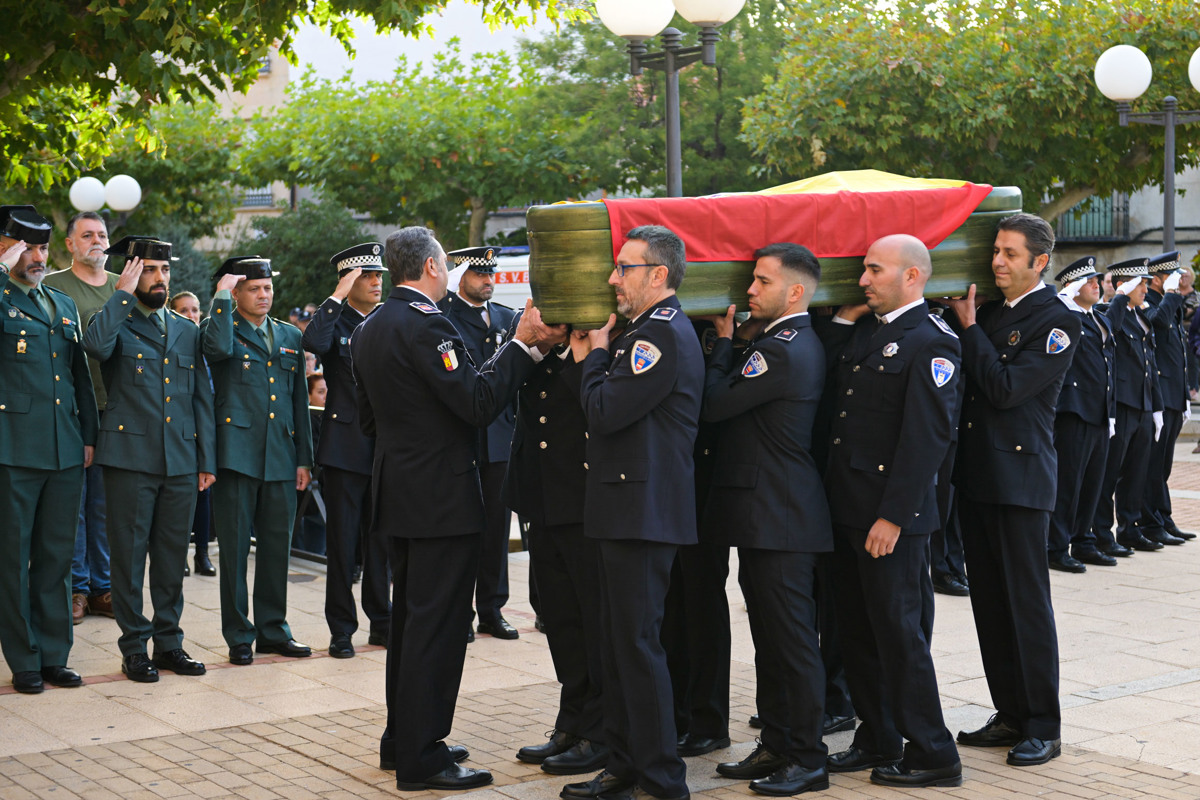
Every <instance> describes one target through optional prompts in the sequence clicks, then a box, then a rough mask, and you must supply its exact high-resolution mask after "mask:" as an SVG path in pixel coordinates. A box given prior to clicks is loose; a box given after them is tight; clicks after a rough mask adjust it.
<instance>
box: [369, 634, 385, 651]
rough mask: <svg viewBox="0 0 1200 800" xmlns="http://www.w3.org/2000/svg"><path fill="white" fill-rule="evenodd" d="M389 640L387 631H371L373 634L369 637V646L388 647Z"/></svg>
mask: <svg viewBox="0 0 1200 800" xmlns="http://www.w3.org/2000/svg"><path fill="white" fill-rule="evenodd" d="M387 639H388V635H387V631H371V633H370V634H369V635H368V636H367V644H369V645H373V646H378V647H387Z"/></svg>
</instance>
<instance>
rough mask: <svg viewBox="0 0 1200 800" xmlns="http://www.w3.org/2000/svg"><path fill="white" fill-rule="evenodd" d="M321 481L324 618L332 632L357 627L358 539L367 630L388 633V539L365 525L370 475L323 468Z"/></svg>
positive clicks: (342, 632) (346, 631) (345, 632)
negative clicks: (356, 558)
mask: <svg viewBox="0 0 1200 800" xmlns="http://www.w3.org/2000/svg"><path fill="white" fill-rule="evenodd" d="M322 475H323V477H322V481H321V485H322V487H323V488H324V495H325V559H326V561H325V563H326V587H325V622H326V624H327V625H328V626H329V633H330V635H331V636H338V635H345V636H351V635H353V633H354V632H355V631H357V630H358V610H357V609H356V608H355V607H354V589H353V586H354V565H355V558H354V552H355V550H356V548H357V547H358V544H359V539H360V537H361V539H362V543H363V549H362V562H363V576H362V607H363V613H364V614H366V615H367V619H368V620H370V624H371V632H372V633H382V634H383V635H385V636H386V635H387V630H388V626H389V624H390V620H391V615H392V606H391V603H390V602H389V601H388V592H389V591H390V589H391V574H390V573H389V572H388V561H387V542H385V541H383V538H384V537H382V536H375V535H373V534H372V533H371V532H370V527H369V525H368V522H369V517H370V512H371V476H370V475H362V474H360V473H357V472H349V471H347V470H341V469H337V468H335V467H325V469H324V471H323V473H322Z"/></svg>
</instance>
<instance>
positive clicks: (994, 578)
mask: <svg viewBox="0 0 1200 800" xmlns="http://www.w3.org/2000/svg"><path fill="white" fill-rule="evenodd" d="M959 518H960V520H961V521H962V529H963V541H964V544H965V545H966V554H967V572H968V574H969V575H970V577H971V611H972V612H973V613H974V615H975V630H976V631H977V632H978V634H979V654H980V656H981V657H982V658H983V671H984V674H985V675H986V677H987V682H988V689H989V690H990V692H991V695H992V705H994V706H995V707H996V713H997V714H998V715H999V719H1000V720H1001V721H1003V722H1006V723H1008V724H1009V725H1012V726H1013V727H1014V728H1016V729H1017V730H1020V731H1022V732H1023V733H1024V734H1025V735H1026V736H1031V737H1035V738H1038V739H1057V738H1059V736H1060V733H1061V726H1062V715H1061V712H1060V710H1059V706H1058V633H1057V631H1056V629H1055V626H1054V607H1053V605H1052V604H1051V602H1050V568H1049V566H1048V565H1047V564H1046V538H1047V531H1048V529H1049V525H1050V512H1049V511H1041V510H1038V509H1033V508H1025V507H1023V506H1011V505H1000V504H996V503H980V502H976V501H973V500H971V499H970V498H968V497H965V496H963V497H961V498H960V501H959Z"/></svg>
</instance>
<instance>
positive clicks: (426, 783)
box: [396, 764, 492, 792]
mask: <svg viewBox="0 0 1200 800" xmlns="http://www.w3.org/2000/svg"><path fill="white" fill-rule="evenodd" d="M491 782H492V773H490V772H488V771H487V770H486V769H471V768H470V767H464V766H461V765H460V764H451V765H450V766H448V767H446V768H445V769H444V770H442V771H441V772H439V773H437V774H436V775H430V776H429V777H428V778H426V779H425V780H423V781H400V780H398V781H396V788H397V789H400V790H403V791H406V792H419V791H421V790H423V789H446V790H450V791H455V790H459V789H477V788H478V787H480V786H487V785H488V784H489V783H491Z"/></svg>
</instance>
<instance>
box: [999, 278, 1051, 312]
mask: <svg viewBox="0 0 1200 800" xmlns="http://www.w3.org/2000/svg"><path fill="white" fill-rule="evenodd" d="M1045 285H1046V284H1044V283H1042V282H1041V281H1038V282H1037V283H1035V284H1034V285H1033V288H1032V289H1030V290H1029V291H1028V292H1026V293H1025V294H1023V295H1021V296H1020V297H1018V298H1017V299H1015V300H1005V301H1004V305H1006V306H1008V307H1009V308H1016V307H1017V303H1019V302H1021V301H1022V300H1024V299H1025V298H1026V297H1029V295H1031V294H1033V293H1034V292H1036V291H1039V290H1040V289H1041V288H1042V287H1044V286H1045Z"/></svg>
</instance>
